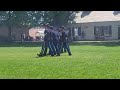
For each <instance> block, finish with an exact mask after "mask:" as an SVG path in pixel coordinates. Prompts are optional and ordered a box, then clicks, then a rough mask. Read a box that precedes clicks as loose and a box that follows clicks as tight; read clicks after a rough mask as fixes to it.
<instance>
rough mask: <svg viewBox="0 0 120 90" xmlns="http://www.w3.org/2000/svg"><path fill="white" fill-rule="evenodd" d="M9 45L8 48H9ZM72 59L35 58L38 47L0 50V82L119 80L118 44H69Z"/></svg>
mask: <svg viewBox="0 0 120 90" xmlns="http://www.w3.org/2000/svg"><path fill="white" fill-rule="evenodd" d="M8 46H9V45H8ZM70 48H71V52H72V56H68V54H67V53H63V54H61V56H60V57H57V56H55V57H50V56H46V57H41V58H38V57H37V56H36V54H37V53H39V51H40V47H38V46H37V47H27V46H26V47H22V46H21V47H15V46H14V47H2V46H1V47H0V79H108V78H109V79H120V46H119V45H113V46H112V45H110V46H106V45H102V44H101V45H90V44H87V45H71V46H70Z"/></svg>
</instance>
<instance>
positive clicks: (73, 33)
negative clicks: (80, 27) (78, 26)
mask: <svg viewBox="0 0 120 90" xmlns="http://www.w3.org/2000/svg"><path fill="white" fill-rule="evenodd" d="M74 35H75V32H74V27H72V36H74Z"/></svg>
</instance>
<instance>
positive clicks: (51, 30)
mask: <svg viewBox="0 0 120 90" xmlns="http://www.w3.org/2000/svg"><path fill="white" fill-rule="evenodd" d="M49 31H50V37H49V39H50V45H51V48H52V50H53V53H54V55H56V50H55V46H54V43H53V41H54V40H53V26H49ZM50 53H51V51H50V50H49V54H50Z"/></svg>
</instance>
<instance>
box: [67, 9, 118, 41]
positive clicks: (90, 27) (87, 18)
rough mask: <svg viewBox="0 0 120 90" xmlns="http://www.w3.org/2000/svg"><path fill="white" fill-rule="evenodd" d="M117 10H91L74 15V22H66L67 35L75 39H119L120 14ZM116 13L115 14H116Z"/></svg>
mask: <svg viewBox="0 0 120 90" xmlns="http://www.w3.org/2000/svg"><path fill="white" fill-rule="evenodd" d="M117 12H118V11H92V12H89V13H88V14H86V15H83V13H82V12H81V13H79V14H77V15H76V19H75V21H76V23H74V24H68V25H67V28H68V30H69V36H70V37H71V39H75V40H117V39H120V14H119V13H117ZM116 13H117V14H116Z"/></svg>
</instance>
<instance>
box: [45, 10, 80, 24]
mask: <svg viewBox="0 0 120 90" xmlns="http://www.w3.org/2000/svg"><path fill="white" fill-rule="evenodd" d="M76 13H78V11H45V12H44V15H43V18H44V23H49V24H50V25H53V26H61V25H66V24H68V23H72V22H74V18H75V15H76Z"/></svg>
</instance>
